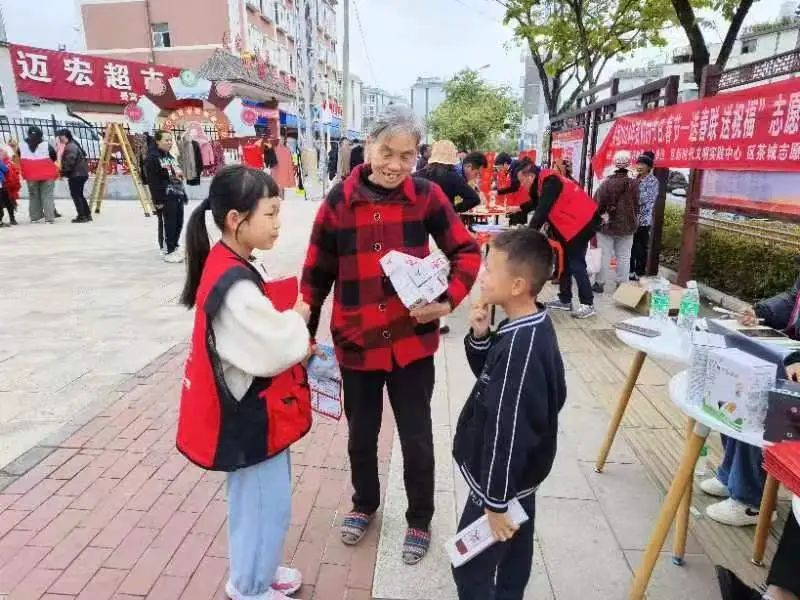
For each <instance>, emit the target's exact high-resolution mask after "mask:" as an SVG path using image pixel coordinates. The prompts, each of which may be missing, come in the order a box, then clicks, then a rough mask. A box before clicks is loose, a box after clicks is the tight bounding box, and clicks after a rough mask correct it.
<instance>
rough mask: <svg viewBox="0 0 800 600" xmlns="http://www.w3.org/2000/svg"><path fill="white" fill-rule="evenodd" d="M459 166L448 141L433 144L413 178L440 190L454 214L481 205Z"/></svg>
mask: <svg viewBox="0 0 800 600" xmlns="http://www.w3.org/2000/svg"><path fill="white" fill-rule="evenodd" d="M457 164H459V160H458V150H457V149H456V146H455V144H454V143H453V142H451V141H450V140H439V141H438V142H434V143H433V146H431V148H430V157H429V158H428V164H427V165H425V167H424V168H423V169H421V170H419V171H417V172H416V173H414V177H422V178H423V179H427V180H428V181H432V182H433V183H436V184H438V185H439V187H440V188H442V191H443V192H444V193H445V196H447V197H448V198H449V199H450V202H452V203H453V208H455V209H456V212H458V213H461V212H466V211H468V210H470V209H472V208H475V207H476V206H478V205H479V204H480V203H481V198H480V196H479V195H478V194H479V192H478V191H476V190H475V189H474V188H472V187H471V186H470V185H469V184H468V183H467V180H466V179H464V177H463V176H461V174H459V172H458V171H457V170H456V165H457ZM439 332H440V333H442V334H447V333H449V332H450V327H449V325H448V324H447V321H446V320H445V319H440V321H439Z"/></svg>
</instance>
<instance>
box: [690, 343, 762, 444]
mask: <svg viewBox="0 0 800 600" xmlns="http://www.w3.org/2000/svg"><path fill="white" fill-rule="evenodd" d="M777 370H778V368H777V367H776V366H775V364H774V363H771V362H767V361H765V360H762V359H760V358H757V357H755V356H753V355H751V354H747V353H746V352H742V351H741V350H739V349H738V348H723V349H716V350H712V351H711V352H709V354H708V365H707V368H706V390H705V394H704V396H703V410H704V411H705V412H706V413H708V414H710V415H712V416H713V417H715V418H716V419H719V420H720V421H722V422H723V423H725V424H726V425H728V426H729V427H732V428H734V429H736V430H737V431H754V432H758V431H761V430H762V429H763V427H764V419H765V418H766V416H767V405H768V393H769V391H770V390H771V389H772V388H773V387H774V386H775V377H776V375H777Z"/></svg>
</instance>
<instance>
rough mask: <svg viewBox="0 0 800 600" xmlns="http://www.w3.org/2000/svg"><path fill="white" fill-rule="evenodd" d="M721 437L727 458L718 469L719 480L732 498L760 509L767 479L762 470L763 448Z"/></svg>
mask: <svg viewBox="0 0 800 600" xmlns="http://www.w3.org/2000/svg"><path fill="white" fill-rule="evenodd" d="M720 437H721V438H722V445H723V447H724V448H725V457H724V459H723V461H722V464H721V465H720V466H719V468H718V469H717V479H719V480H720V481H721V482H722V483H724V484H725V485H726V486H727V488H728V491H729V492H730V493H731V498H733V499H734V500H738V501H739V502H741V503H742V504H747V505H748V506H750V507H752V508H755V509H758V507H759V506H760V505H761V496H762V495H763V494H764V483H765V482H766V479H767V474H766V473H765V472H764V469H762V468H761V448H758V447H756V446H748V445H747V444H745V443H744V442H740V441H738V440H734V439H732V438H728V437H725V436H724V435H721V436H720Z"/></svg>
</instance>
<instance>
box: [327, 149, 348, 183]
mask: <svg viewBox="0 0 800 600" xmlns="http://www.w3.org/2000/svg"><path fill="white" fill-rule="evenodd" d="M343 143H344V142H343V141H342V142H340V143H339V144H337V143H336V142H333V143H331V149H330V150H328V181H333V180H334V179H336V171H337V169H338V168H339V145H340V144H343Z"/></svg>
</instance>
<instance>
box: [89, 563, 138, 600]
mask: <svg viewBox="0 0 800 600" xmlns="http://www.w3.org/2000/svg"><path fill="white" fill-rule="evenodd" d="M127 574H128V573H127V571H120V570H117V569H108V568H105V567H103V568H102V569H100V570H99V571H97V573H95V574H94V575H93V576H92V578H91V579H90V580H89V583H87V584H86V587H84V588H83V590H82V591H81V593H80V594H79V595H78V597H77V600H108V599H109V598H111V597H112V596H113V595H114V592H116V591H117V588H118V587H119V584H120V583H122V580H123V579H125V576H126V575H127Z"/></svg>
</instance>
